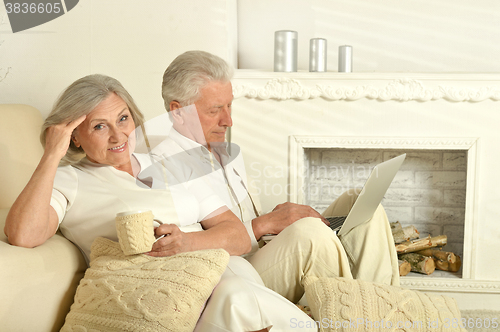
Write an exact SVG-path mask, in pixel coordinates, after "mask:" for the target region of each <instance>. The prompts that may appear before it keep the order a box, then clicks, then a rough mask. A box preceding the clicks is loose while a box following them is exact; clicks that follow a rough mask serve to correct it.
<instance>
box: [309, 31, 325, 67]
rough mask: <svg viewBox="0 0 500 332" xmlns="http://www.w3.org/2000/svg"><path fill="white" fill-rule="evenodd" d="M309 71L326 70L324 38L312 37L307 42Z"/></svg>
mask: <svg viewBox="0 0 500 332" xmlns="http://www.w3.org/2000/svg"><path fill="white" fill-rule="evenodd" d="M309 71H313V72H324V71H326V39H323V38H313V39H311V40H310V42H309Z"/></svg>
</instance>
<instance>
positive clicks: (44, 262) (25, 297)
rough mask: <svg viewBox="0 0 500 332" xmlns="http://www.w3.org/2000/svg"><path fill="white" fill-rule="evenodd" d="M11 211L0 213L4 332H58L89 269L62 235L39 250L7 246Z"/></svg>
mask: <svg viewBox="0 0 500 332" xmlns="http://www.w3.org/2000/svg"><path fill="white" fill-rule="evenodd" d="M7 212H8V209H1V210H0V285H2V286H1V287H0V298H1V299H2V301H0V321H1V322H2V331H59V330H60V328H61V327H62V325H63V324H64V318H65V317H66V314H67V313H68V312H69V308H70V306H71V304H72V303H73V298H74V295H75V291H76V287H77V286H78V283H79V281H80V279H81V278H82V277H83V274H84V272H85V270H86V268H87V264H86V262H85V259H84V257H83V255H82V254H81V252H80V250H79V249H78V248H77V247H76V246H75V245H73V244H72V243H71V242H70V241H68V240H67V239H66V238H64V237H63V236H62V235H60V234H56V235H54V236H53V237H52V238H50V239H49V240H48V241H47V242H45V243H44V244H43V245H41V246H38V247H36V248H32V249H29V248H21V247H16V246H12V245H10V244H9V243H8V241H7V237H6V236H5V234H4V233H3V228H4V225H5V218H6V217H7Z"/></svg>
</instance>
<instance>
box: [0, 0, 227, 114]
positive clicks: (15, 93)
mask: <svg viewBox="0 0 500 332" xmlns="http://www.w3.org/2000/svg"><path fill="white" fill-rule="evenodd" d="M235 10H236V7H235V2H234V1H231V0H211V1H200V0H183V1H164V0H148V1H138V0H106V1H102V0H80V2H79V3H78V5H77V6H76V7H75V8H74V9H72V10H71V11H69V12H68V13H66V14H65V15H63V16H61V17H59V18H57V19H55V20H53V21H50V22H48V23H45V24H43V25H40V26H38V27H35V28H32V29H29V30H26V31H23V32H18V33H15V34H14V33H12V30H11V28H10V24H9V21H8V17H7V14H6V11H5V7H4V6H3V5H1V4H0V103H25V104H29V105H32V106H34V107H36V108H38V109H39V110H40V111H41V112H42V115H43V116H46V115H47V114H48V113H49V112H50V109H51V107H52V104H53V102H54V100H55V99H56V98H57V96H58V95H59V94H60V92H61V91H62V90H63V89H64V88H65V87H67V86H68V85H69V84H70V83H72V82H73V81H75V80H76V79H78V78H80V77H83V76H85V75H88V74H93V73H102V74H107V75H110V76H113V77H115V78H116V79H118V80H119V81H120V82H122V84H123V85H124V86H125V88H126V89H127V90H128V91H129V92H130V93H131V94H132V96H133V97H134V98H135V99H136V102H137V103H138V105H139V107H140V108H141V109H142V111H143V112H144V113H145V114H146V117H147V118H151V117H153V116H155V115H158V114H161V113H163V112H164V108H163V100H162V99H161V92H160V91H161V81H162V75H163V72H164V71H165V69H166V67H167V66H168V64H169V63H170V62H171V61H172V60H173V59H174V58H175V57H176V56H177V55H179V54H181V53H182V52H184V51H187V50H192V49H201V50H205V51H209V52H212V53H215V54H217V55H219V56H221V57H223V58H225V59H226V60H228V61H230V62H234V61H233V58H234V55H233V54H232V53H234V52H233V50H231V49H230V48H229V45H232V44H235V43H234V42H233V41H232V40H233V39H234V37H235V36H236V31H235V30H236V29H235V28H234V27H235V23H236V14H235Z"/></svg>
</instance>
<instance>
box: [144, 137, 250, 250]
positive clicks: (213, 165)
mask: <svg viewBox="0 0 500 332" xmlns="http://www.w3.org/2000/svg"><path fill="white" fill-rule="evenodd" d="M211 147H212V150H213V151H214V152H215V153H217V154H218V155H219V156H220V158H221V162H222V165H221V163H219V162H218V161H217V159H216V157H215V155H214V154H213V153H212V152H210V151H209V150H208V149H207V148H206V147H205V146H203V145H201V144H199V143H198V142H195V141H193V140H191V139H189V138H187V137H185V136H183V135H182V134H180V133H179V132H178V131H176V130H175V129H174V128H172V129H171V130H170V132H169V134H168V137H167V138H166V139H165V140H164V141H162V142H161V143H160V144H158V145H157V146H156V147H155V148H153V150H152V151H151V153H152V155H153V157H155V158H156V159H157V160H161V161H163V162H165V163H166V168H168V169H169V170H171V167H170V166H169V165H172V169H174V170H175V169H176V170H177V173H176V174H175V175H176V178H178V179H183V181H185V182H186V183H188V185H187V187H188V189H189V190H190V191H192V192H193V191H203V190H205V189H204V188H206V185H207V184H208V186H209V188H210V190H211V191H212V192H213V193H215V194H216V195H217V196H218V197H220V198H221V199H222V201H223V202H224V203H225V204H226V206H227V207H229V209H231V211H232V212H233V213H234V214H235V215H236V216H237V217H238V218H239V219H240V220H241V221H242V222H243V223H244V225H245V227H246V229H247V232H248V234H249V235H250V239H251V242H252V251H251V252H250V253H249V254H247V256H248V255H251V254H253V253H255V251H256V250H257V249H258V248H259V244H258V242H257V240H256V238H255V234H254V232H253V228H252V220H253V219H254V218H256V217H257V213H258V211H256V209H255V208H254V204H253V201H252V198H251V196H250V194H249V192H248V190H247V188H248V184H247V177H246V172H245V166H244V162H243V156H242V155H241V151H240V150H239V147H238V146H237V145H235V144H232V145H231V146H230V147H231V149H232V151H230V153H229V152H228V145H227V143H220V144H211ZM207 195H208V194H207Z"/></svg>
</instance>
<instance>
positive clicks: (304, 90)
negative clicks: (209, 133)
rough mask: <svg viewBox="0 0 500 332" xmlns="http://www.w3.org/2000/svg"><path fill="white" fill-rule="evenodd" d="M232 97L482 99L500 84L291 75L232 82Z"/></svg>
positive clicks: (493, 95)
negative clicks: (344, 81)
mask: <svg viewBox="0 0 500 332" xmlns="http://www.w3.org/2000/svg"><path fill="white" fill-rule="evenodd" d="M233 93H234V97H235V98H242V97H245V98H249V99H259V100H267V99H276V100H290V99H293V100H306V99H316V98H323V99H326V100H330V101H339V100H345V101H356V100H359V99H362V98H366V99H373V100H378V101H388V100H395V101H400V102H408V101H419V102H427V101H433V100H441V99H442V100H446V101H450V102H481V101H485V100H487V99H491V100H493V101H499V100H500V85H489V86H483V87H479V88H477V87H457V86H448V85H438V86H433V87H428V86H425V85H424V83H423V82H421V81H418V80H415V79H410V78H402V79H396V80H393V81H390V82H389V83H385V85H382V86H375V85H370V84H367V85H355V86H350V85H343V86H342V85H325V84H319V83H318V84H316V85H315V86H304V85H303V84H302V83H301V82H300V81H298V80H296V79H293V78H273V79H270V80H268V81H267V82H266V83H265V84H264V86H263V87H255V86H254V85H252V84H249V83H243V84H235V85H234V86H233Z"/></svg>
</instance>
